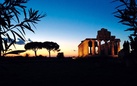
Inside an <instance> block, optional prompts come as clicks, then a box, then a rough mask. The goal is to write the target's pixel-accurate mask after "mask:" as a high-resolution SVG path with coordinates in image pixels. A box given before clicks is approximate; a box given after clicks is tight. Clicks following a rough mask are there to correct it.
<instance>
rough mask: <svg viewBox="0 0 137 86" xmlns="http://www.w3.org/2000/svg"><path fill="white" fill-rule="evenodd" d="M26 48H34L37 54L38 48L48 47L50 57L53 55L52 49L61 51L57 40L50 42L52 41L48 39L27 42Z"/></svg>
mask: <svg viewBox="0 0 137 86" xmlns="http://www.w3.org/2000/svg"><path fill="white" fill-rule="evenodd" d="M24 48H25V49H26V50H33V51H34V53H35V56H37V50H38V49H42V48H45V49H47V51H48V53H49V57H51V51H52V50H53V51H60V49H59V45H58V44H57V43H56V42H50V41H46V42H43V43H42V42H30V43H27V44H25V46H24Z"/></svg>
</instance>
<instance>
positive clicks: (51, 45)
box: [43, 41, 60, 57]
mask: <svg viewBox="0 0 137 86" xmlns="http://www.w3.org/2000/svg"><path fill="white" fill-rule="evenodd" d="M43 48H46V49H47V50H48V52H49V57H51V51H60V49H59V45H58V44H57V43H56V42H50V41H46V42H44V43H43Z"/></svg>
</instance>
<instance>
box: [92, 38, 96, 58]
mask: <svg viewBox="0 0 137 86" xmlns="http://www.w3.org/2000/svg"><path fill="white" fill-rule="evenodd" d="M92 55H95V40H92Z"/></svg>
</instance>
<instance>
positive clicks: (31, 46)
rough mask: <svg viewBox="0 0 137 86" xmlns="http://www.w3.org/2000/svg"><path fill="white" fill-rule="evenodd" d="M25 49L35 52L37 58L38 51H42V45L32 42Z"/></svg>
mask: <svg viewBox="0 0 137 86" xmlns="http://www.w3.org/2000/svg"><path fill="white" fill-rule="evenodd" d="M24 48H25V49H26V50H33V51H34V53H35V56H37V50H38V49H42V43H41V42H30V43H27V44H26V45H25V46H24Z"/></svg>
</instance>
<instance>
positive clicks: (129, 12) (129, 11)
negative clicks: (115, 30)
mask: <svg viewBox="0 0 137 86" xmlns="http://www.w3.org/2000/svg"><path fill="white" fill-rule="evenodd" d="M114 1H118V2H120V3H121V5H119V6H117V7H116V9H117V11H116V12H114V14H115V17H117V18H119V19H120V21H119V23H122V24H123V25H126V26H128V27H129V28H127V29H126V30H125V31H132V32H133V33H132V34H130V35H129V39H130V46H131V49H132V51H131V55H133V57H136V56H137V45H136V44H137V3H136V0H114Z"/></svg>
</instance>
